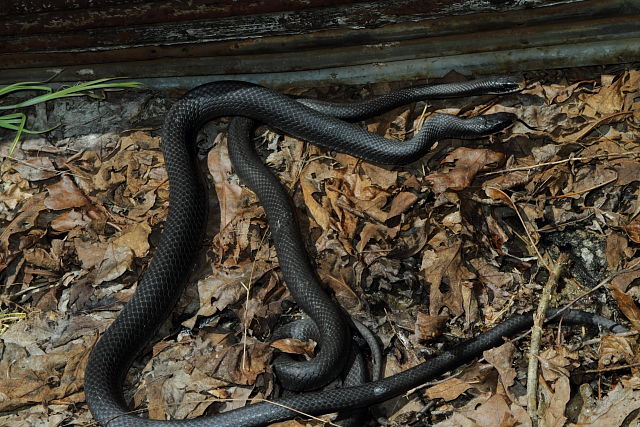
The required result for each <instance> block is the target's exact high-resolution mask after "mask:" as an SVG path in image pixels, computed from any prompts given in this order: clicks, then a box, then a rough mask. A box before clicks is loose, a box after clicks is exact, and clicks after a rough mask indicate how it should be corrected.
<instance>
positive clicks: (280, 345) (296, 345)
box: [270, 338, 316, 357]
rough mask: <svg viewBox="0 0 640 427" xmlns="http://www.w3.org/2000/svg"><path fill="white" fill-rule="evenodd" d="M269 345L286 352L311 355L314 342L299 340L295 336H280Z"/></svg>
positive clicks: (314, 346)
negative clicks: (280, 337)
mask: <svg viewBox="0 0 640 427" xmlns="http://www.w3.org/2000/svg"><path fill="white" fill-rule="evenodd" d="M270 345H271V347H273V348H275V349H277V350H280V351H281V352H283V353H288V354H302V355H305V356H307V357H313V355H314V352H315V348H316V343H315V342H313V341H301V340H299V339H297V338H282V339H279V340H275V341H273V342H272V343H271V344H270Z"/></svg>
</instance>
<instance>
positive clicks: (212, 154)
mask: <svg viewBox="0 0 640 427" xmlns="http://www.w3.org/2000/svg"><path fill="white" fill-rule="evenodd" d="M207 167H208V169H209V173H210V174H211V177H212V178H213V182H214V186H215V190H216V195H217V196H218V201H219V202H220V230H221V231H222V230H224V229H225V228H226V227H227V226H228V225H229V224H230V223H231V221H233V219H234V218H235V217H236V216H237V215H238V211H239V210H240V194H241V193H242V187H240V185H238V184H237V183H236V182H235V175H234V174H233V167H232V165H231V159H229V151H228V150H227V144H226V142H225V136H224V134H222V133H220V134H218V136H217V137H216V140H215V141H214V148H213V149H211V151H209V154H208V156H207Z"/></svg>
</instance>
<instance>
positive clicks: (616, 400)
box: [567, 384, 640, 427]
mask: <svg viewBox="0 0 640 427" xmlns="http://www.w3.org/2000/svg"><path fill="white" fill-rule="evenodd" d="M638 409H640V390H633V389H631V388H626V387H623V386H622V385H620V384H618V385H617V386H616V387H615V388H614V389H613V390H611V391H610V392H609V394H607V395H606V396H604V397H603V398H601V399H596V400H595V401H594V405H583V406H582V411H581V412H580V414H579V415H578V420H577V422H576V423H575V424H574V423H571V424H568V426H567V427H581V426H595V427H612V426H621V425H623V422H624V420H625V419H626V418H627V417H628V416H629V414H631V413H632V412H634V411H637V410H638Z"/></svg>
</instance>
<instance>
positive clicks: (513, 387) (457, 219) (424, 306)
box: [0, 69, 640, 427]
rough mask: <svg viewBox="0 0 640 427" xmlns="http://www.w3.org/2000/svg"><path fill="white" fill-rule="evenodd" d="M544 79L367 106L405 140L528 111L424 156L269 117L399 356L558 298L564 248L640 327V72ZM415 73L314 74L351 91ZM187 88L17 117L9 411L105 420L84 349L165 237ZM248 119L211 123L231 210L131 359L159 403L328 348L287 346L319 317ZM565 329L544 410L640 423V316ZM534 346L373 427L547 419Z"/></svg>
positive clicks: (609, 301)
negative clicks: (259, 174)
mask: <svg viewBox="0 0 640 427" xmlns="http://www.w3.org/2000/svg"><path fill="white" fill-rule="evenodd" d="M527 77H528V82H529V84H528V86H527V88H526V89H525V90H524V91H523V92H522V93H519V94H514V95H509V96H501V97H493V96H483V97H475V98H465V99H456V100H446V101H428V102H419V103H417V104H415V105H411V106H407V107H402V108H398V109H395V110H393V111H391V112H389V113H387V114H385V115H383V116H381V117H378V118H376V119H374V120H371V121H368V122H367V123H365V124H364V126H366V127H367V128H368V130H369V131H371V132H376V133H378V134H380V135H384V136H385V137H387V138H391V139H397V140H402V139H404V138H406V137H407V136H410V135H411V133H412V132H413V131H414V129H418V128H420V126H421V124H422V123H423V122H424V120H427V119H428V118H429V117H430V116H431V115H433V114H436V113H438V112H444V113H449V114H458V115H461V116H465V117H466V116H473V115H478V114H485V113H493V112H499V111H507V112H514V113H516V114H517V115H518V116H519V117H520V118H521V119H522V121H523V122H524V123H516V125H515V126H514V127H513V128H511V129H509V130H508V131H506V132H505V133H502V134H499V135H495V136H492V137H490V138H486V139H484V140H480V141H456V140H454V141H442V142H440V143H439V144H438V145H437V146H436V147H434V149H433V150H432V151H431V153H430V154H428V155H427V156H425V158H423V159H422V160H421V161H419V162H416V163H415V164H412V165H409V166H407V167H398V168H387V167H380V166H377V165H372V164H368V163H365V162H362V161H360V160H358V159H356V158H353V157H351V156H348V155H345V154H337V153H328V152H325V151H323V150H321V149H318V148H316V147H314V146H313V145H309V144H303V143H301V142H299V141H296V140H294V139H292V138H289V137H287V136H281V135H278V134H276V133H274V132H272V131H270V130H268V129H266V128H264V127H263V128H261V129H260V130H259V132H258V134H257V137H256V144H257V145H258V148H259V151H260V152H261V153H262V155H263V157H264V159H265V161H266V162H267V163H268V164H269V165H270V166H271V168H272V169H273V170H274V171H275V172H276V173H277V175H278V177H279V178H280V180H281V181H282V182H283V184H284V185H285V186H286V187H287V188H288V189H289V192H290V194H291V197H292V198H293V200H294V203H295V205H296V207H297V214H298V217H299V218H300V224H301V227H302V230H303V235H305V236H306V242H307V244H308V250H309V253H310V254H311V256H312V258H313V260H314V262H315V265H316V267H317V272H318V275H319V277H320V278H321V279H322V282H323V283H324V284H326V286H327V287H328V288H329V289H330V290H331V292H332V293H333V294H334V295H335V298H336V299H337V300H338V301H339V303H340V304H341V305H342V306H343V307H345V308H346V309H347V310H348V311H349V312H350V313H351V315H352V316H354V317H357V318H358V319H360V320H361V321H362V322H364V323H365V324H366V325H368V326H369V327H370V328H371V329H373V330H374V331H375V333H376V334H377V335H378V336H379V337H380V340H381V344H382V345H383V347H384V354H385V375H387V376H388V375H393V374H394V373H397V372H400V371H403V370H406V369H407V368H409V367H411V366H414V365H416V364H418V363H421V362H422V361H424V360H425V359H428V358H429V357H430V356H431V355H433V354H437V353H439V352H441V351H443V350H444V349H446V348H448V347H450V346H451V345H453V344H455V343H456V342H459V341H460V340H461V339H464V338H468V337H472V336H474V335H476V334H477V333H479V332H480V331H482V330H485V329H487V328H489V327H491V326H492V325H495V324H497V323H499V322H501V321H502V320H503V319H504V318H505V317H507V316H508V315H510V314H512V313H514V312H521V311H524V310H529V309H533V308H535V306H536V303H537V298H538V294H539V292H540V289H541V284H544V283H545V281H546V278H547V275H548V272H547V271H546V270H545V269H544V268H542V267H541V266H542V263H541V262H539V261H538V260H537V256H538V253H539V254H541V255H542V257H544V258H545V260H546V261H547V262H552V261H553V260H554V259H556V258H557V257H558V255H559V254H560V253H561V252H564V253H569V254H570V259H571V262H570V265H569V266H568V267H567V270H566V272H565V274H564V278H563V280H562V281H561V283H560V286H559V290H558V292H557V293H556V295H554V297H553V304H554V305H557V306H563V305H565V304H567V303H568V302H570V301H573V300H575V299H576V298H578V297H580V298H579V299H578V300H577V301H576V302H575V303H574V304H573V307H574V308H584V309H587V310H590V311H594V312H596V313H599V314H602V315H604V316H606V317H610V318H613V319H616V320H619V321H622V322H627V324H629V325H630V328H631V330H632V331H638V330H640V329H639V328H640V311H639V310H638V305H637V302H636V301H637V300H638V297H639V289H640V287H639V286H637V285H638V283H639V282H638V277H639V276H640V269H638V268H637V267H636V264H637V261H636V259H635V255H636V250H637V248H638V244H640V218H639V217H638V213H639V212H640V203H639V197H638V196H639V194H640V190H639V189H640V163H639V161H638V154H640V148H639V144H638V138H639V136H640V128H639V126H640V91H639V87H640V71H638V70H624V71H607V70H602V69H598V70H578V71H567V72H555V73H537V74H531V75H529V76H527ZM461 78H462V77H461V76H459V75H457V74H455V73H451V74H450V75H448V76H447V77H446V78H445V80H446V81H455V80H459V79H461ZM407 84H408V83H402V84H376V85H368V86H358V87H327V88H316V89H298V90H291V91H290V93H291V94H295V95H304V96H306V97H319V98H323V99H329V100H337V101H338V100H339V101H349V100H358V99H362V98H366V97H370V96H373V95H376V94H382V93H386V92H389V91H390V90H393V89H395V88H398V87H402V86H406V85H407ZM178 95H179V94H177V93H171V94H156V93H151V92H145V91H140V92H137V93H131V92H130V93H116V94H109V97H108V98H107V99H105V100H99V99H88V100H82V99H72V100H64V101H59V102H57V103H54V104H53V107H52V108H51V107H50V108H48V109H45V108H40V107H39V108H38V109H34V110H33V111H32V113H33V114H34V115H35V120H36V121H37V122H38V123H42V124H43V126H40V127H43V128H44V127H48V126H49V127H50V126H51V123H52V121H53V122H60V123H61V125H62V126H61V127H60V128H57V129H56V130H54V131H53V132H52V133H51V134H50V135H48V136H47V137H46V138H31V139H28V140H27V141H25V142H24V143H23V144H22V148H21V149H20V150H18V151H16V152H15V153H14V154H13V156H11V157H10V156H8V154H7V148H8V147H9V145H10V144H9V142H10V140H11V138H12V136H11V135H9V134H1V135H0V137H1V140H2V144H1V145H0V147H1V149H2V153H1V154H2V156H3V157H2V158H3V161H2V164H1V165H0V176H1V178H2V179H1V184H0V186H1V190H2V191H1V194H0V224H1V227H2V228H1V230H2V231H1V234H0V248H1V250H0V277H1V278H2V280H1V282H2V283H3V286H2V292H1V294H0V304H1V305H0V315H1V316H2V317H0V322H1V323H0V425H11V426H27V425H49V426H61V425H91V423H92V420H91V417H90V415H89V413H88V410H87V406H86V403H85V401H84V395H83V389H82V384H83V372H84V367H85V364H86V361H87V357H88V354H89V351H90V349H91V347H92V346H93V345H94V343H95V342H96V340H97V339H98V337H99V335H100V334H101V333H102V332H104V330H105V329H106V328H107V326H108V325H109V324H110V323H111V321H112V320H113V319H114V318H115V316H116V315H117V314H118V312H119V311H120V309H121V308H122V306H123V304H124V303H125V302H126V301H127V300H128V299H129V298H130V296H131V294H132V292H133V290H134V289H135V285H136V282H137V281H138V279H139V278H140V275H141V274H142V272H143V271H144V268H145V265H146V264H147V263H148V261H149V259H150V258H151V256H152V254H153V251H154V247H155V244H156V243H157V241H158V237H159V234H160V232H161V229H162V223H163V218H164V217H165V215H166V212H167V204H168V183H167V177H166V173H165V170H164V167H163V158H162V155H161V153H160V151H159V142H160V138H159V130H158V125H159V124H160V123H161V121H162V118H163V116H164V113H165V112H166V110H167V108H168V106H169V105H170V104H171V102H172V100H173V99H175V98H176V97H177V96H178ZM227 123H228V122H227V121H225V120H221V121H217V122H215V123H210V124H208V125H207V126H206V127H205V129H204V130H203V131H202V132H201V135H200V137H199V140H200V143H201V156H200V160H201V167H202V169H206V170H208V172H209V173H210V175H211V176H210V177H209V183H210V187H211V188H210V193H211V196H210V198H209V199H210V205H211V206H210V208H211V209H210V212H211V214H210V219H209V232H208V234H207V235H206V236H196V238H201V239H202V251H201V253H202V256H201V259H200V260H198V268H197V271H196V272H195V273H194V279H193V281H192V283H191V284H190V285H189V286H187V288H186V290H185V293H184V296H183V297H182V299H181V300H180V302H179V304H178V307H177V308H176V309H175V310H174V311H173V313H172V314H171V316H170V318H169V320H168V321H167V322H165V324H164V325H163V326H162V328H161V329H160V332H159V333H158V335H157V336H158V340H157V341H155V342H154V344H153V347H152V348H151V349H150V351H149V352H147V353H146V354H145V355H143V356H142V357H141V358H139V360H138V362H137V363H136V364H135V366H134V368H133V369H132V370H131V371H130V373H129V376H128V378H127V387H126V390H127V397H128V398H130V399H131V401H132V402H133V405H134V406H135V407H136V408H146V409H147V410H148V413H149V416H150V417H153V418H159V419H168V418H171V419H175V418H177V419H180V418H190V417H197V416H200V415H204V414H212V413H215V412H216V411H221V410H228V409H232V408H236V407H239V406H242V405H244V404H246V403H247V402H249V401H250V400H251V399H254V398H257V399H261V398H268V397H270V396H272V395H273V393H274V392H277V391H278V389H279V387H278V385H277V383H275V382H274V376H273V372H272V369H271V363H270V361H271V358H272V356H273V355H274V352H275V349H276V348H277V349H278V350H280V351H285V352H291V353H296V354H302V355H310V354H313V351H314V343H307V342H299V341H296V340H279V341H277V342H275V343H273V344H272V345H270V344H269V342H268V338H269V336H270V335H271V333H272V331H273V330H274V328H276V327H277V326H278V325H279V324H282V323H283V322H285V321H288V320H291V319H295V318H298V317H299V316H300V313H299V311H298V310H297V309H296V306H295V304H294V303H293V302H292V299H291V297H290V295H289V293H288V291H287V289H286V287H285V284H284V283H283V281H282V278H281V276H280V273H279V268H278V260H277V258H276V256H275V251H274V249H273V245H272V243H271V242H270V238H269V227H268V224H267V223H266V221H265V218H264V213H263V210H262V208H261V206H260V205H259V203H258V202H257V199H256V197H255V195H254V194H253V193H252V192H251V191H249V190H248V189H246V188H245V187H244V186H242V185H241V184H240V183H239V182H238V178H237V177H236V176H235V175H234V172H233V168H232V166H231V164H230V161H229V158H228V154H227V148H226V137H225V134H224V132H222V131H223V130H224V129H225V127H226V125H227ZM525 123H526V125H527V126H525ZM36 127H37V126H36ZM599 284H600V286H598V285H599ZM594 287H597V288H596V289H595V290H593V291H592V289H593V288H594ZM585 294H586V295H585ZM547 331H548V333H547V334H546V335H545V336H544V338H543V343H542V345H543V349H544V350H543V351H542V352H541V354H540V356H539V359H540V363H541V369H540V371H539V375H540V387H539V390H540V391H539V401H540V411H539V413H540V422H541V425H544V426H562V425H570V426H577V425H580V426H586V425H606V426H613V425H632V424H633V423H637V422H638V415H637V414H638V409H639V408H640V376H638V362H640V361H639V360H638V359H637V356H636V354H637V342H636V338H635V336H633V334H631V335H630V336H625V337H620V336H616V337H604V338H599V334H598V331H591V330H586V329H580V328H575V329H571V330H568V329H562V328H560V329H559V328H558V327H552V328H548V329H547ZM527 348H528V344H527V338H526V337H525V338H524V339H516V340H514V341H510V342H508V343H507V344H505V345H503V346H501V347H499V348H496V349H492V350H490V351H487V352H485V354H484V358H483V359H482V360H481V361H476V362H474V363H471V364H470V365H468V366H466V367H463V368H461V369H459V370H457V371H456V372H453V373H451V374H450V375H449V376H446V377H444V378H440V379H438V380H435V381H433V382H432V383H430V384H426V385H425V386H423V387H421V388H419V389H417V390H413V391H412V392H411V393H407V394H406V395H404V396H400V397H398V398H396V399H393V400H391V401H389V402H386V403H384V404H382V405H379V406H378V407H376V408H374V409H373V410H372V413H373V417H372V419H373V420H376V421H372V425H436V426H441V427H442V426H498V425H499V426H515V425H521V426H528V425H531V424H530V421H529V418H528V416H527V412H526V407H525V403H526V396H525V395H524V392H525V382H526V354H525V353H524V352H526V350H527ZM325 419H330V418H329V417H325ZM317 424H318V422H317V421H308V420H305V419H302V418H301V419H300V420H298V421H290V422H286V423H282V424H281V425H287V426H294V425H317Z"/></svg>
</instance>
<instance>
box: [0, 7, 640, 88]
mask: <svg viewBox="0 0 640 427" xmlns="http://www.w3.org/2000/svg"><path fill="white" fill-rule="evenodd" d="M52 1H53V3H55V4H56V5H57V6H60V7H62V6H64V5H65V4H67V3H65V1H66V0H52ZM84 1H85V2H89V3H91V1H90V0H84ZM113 1H114V3H113V4H112V5H111V6H109V7H107V8H106V9H100V8H96V7H94V6H90V7H88V8H86V9H74V10H75V12H74V13H85V12H88V11H93V12H96V13H98V12H99V13H105V11H110V12H113V11H118V10H134V9H135V10H141V9H137V8H143V9H144V8H148V7H150V6H151V5H153V6H155V7H157V8H161V7H162V6H166V5H169V4H173V2H174V0H166V1H157V2H148V1H147V2H144V1H135V2H128V3H127V4H120V3H118V1H117V0H113ZM43 3H44V2H43ZM247 3H249V4H243V8H242V9H241V10H235V9H233V8H230V4H232V3H231V2H224V1H220V0H207V1H203V2H201V4H204V5H205V6H206V7H205V8H204V9H199V8H197V7H192V8H190V9H189V10H188V11H187V10H185V11H184V13H185V14H186V15H180V16H178V15H179V14H174V15H170V16H167V17H165V18H163V19H166V20H167V22H160V23H154V24H149V23H147V22H145V21H144V19H143V20H142V21H141V22H140V23H139V24H138V25H133V24H131V23H130V25H124V23H126V22H130V21H127V20H126V19H133V18H132V17H128V18H126V19H125V20H124V21H123V22H122V23H120V24H119V25H118V26H115V27H106V26H99V25H98V24H97V21H91V20H89V21H85V22H79V23H78V24H77V25H76V27H75V28H76V29H75V30H72V31H66V32H63V33H56V34H53V33H51V34H49V33H44V34H39V33H37V31H35V30H33V31H31V33H30V34H27V35H20V36H18V35H11V36H6V35H5V36H3V37H2V43H0V46H2V48H0V70H2V71H0V82H11V81H15V80H24V77H25V76H30V78H31V79H44V78H46V77H48V76H50V75H51V73H52V72H54V71H59V70H61V69H64V72H63V74H62V75H61V77H62V78H63V79H66V80H78V79H90V78H98V77H106V76H114V75H126V76H130V77H135V78H137V79H141V78H147V79H148V81H149V82H155V84H158V85H165V86H166V79H167V78H172V77H176V78H182V77H185V76H195V78H196V79H200V78H201V77H202V76H205V77H202V78H207V79H210V80H211V79H216V78H219V77H220V76H222V77H225V76H230V75H233V76H236V77H238V76H239V78H243V79H247V80H254V81H258V80H260V81H264V80H265V79H266V80H268V79H270V78H271V79H272V80H274V81H276V80H277V81H280V80H282V78H283V77H284V76H285V75H286V76H287V78H290V79H294V80H300V81H302V80H304V81H312V80H313V79H318V78H325V79H327V81H336V80H335V79H336V77H335V76H342V77H340V78H343V79H346V80H348V81H353V80H354V79H356V80H357V79H360V80H359V81H366V80H363V79H365V77H364V76H363V71H362V70H365V69H366V68H367V67H369V68H370V69H371V70H375V72H373V71H372V73H371V76H372V77H371V79H372V80H381V79H382V80H389V78H388V77H387V76H385V75H384V70H387V71H388V72H389V74H390V75H389V77H391V79H392V80H393V79H395V80H398V79H403V78H408V76H410V75H411V76H413V75H414V74H415V69H414V67H422V68H423V72H422V74H421V75H420V76H418V77H421V78H426V77H436V76H438V75H441V74H444V72H446V71H443V68H442V67H441V66H440V65H437V64H455V61H456V59H457V60H460V64H461V65H459V66H458V67H453V68H456V69H459V70H463V69H464V70H469V71H470V72H487V71H489V70H488V67H487V65H488V64H485V65H482V66H473V64H472V63H471V62H469V59H470V58H473V55H479V57H482V58H483V59H482V61H485V62H486V61H487V58H490V57H491V55H492V54H493V58H494V59H493V62H494V66H493V71H494V72H496V73H502V72H505V70H513V71H522V70H527V69H531V67H534V68H542V67H541V65H542V64H545V66H554V67H562V66H576V65H594V64H606V63H619V62H625V61H634V60H640V56H639V55H636V56H635V57H634V52H636V53H637V52H638V44H637V40H638V39H640V0H566V1H557V2H549V1H546V2H545V1H540V0H525V1H524V2H523V1H521V0H513V1H504V0H484V1H477V0H441V1H434V2H423V1H416V0H400V1H398V2H371V1H364V2H363V1H361V2H350V3H349V2H339V3H341V5H340V6H335V5H334V4H333V1H332V0H308V1H307V2H305V4H307V5H309V4H312V5H315V6H317V7H315V8H313V9H309V10H298V11H282V12H268V13H257V14H252V13H251V12H256V11H264V10H267V9H268V8H271V9H268V10H276V8H278V7H281V8H286V7H291V5H290V3H297V6H298V7H302V6H300V5H301V3H300V2H292V1H289V2H287V1H279V2H268V3H269V5H270V6H266V3H267V2H247ZM74 4H75V3H74ZM233 4H235V2H233ZM549 4H552V5H551V6H549ZM523 6H527V7H528V8H523ZM16 7H17V6H16ZM215 8H218V9H220V8H221V9H224V11H225V12H224V13H226V14H227V15H226V17H221V18H218V19H201V20H195V21H194V20H191V19H192V18H193V17H194V16H199V17H204V16H206V14H207V13H212V12H211V10H214V9H215ZM265 8H266V9H265ZM478 11H480V12H479V13H478ZM365 12H366V13H365ZM51 13H54V12H49V11H47V12H41V15H42V14H44V15H50V14H51ZM55 13H63V12H62V11H61V10H60V9H57V10H56V11H55ZM189 13H191V14H192V15H188V14H189ZM216 13H217V12H216ZM193 14H195V15H193ZM36 15H37V14H36ZM182 18H185V19H186V20H182ZM154 19H159V18H158V17H156V18H154ZM3 22H4V24H7V22H8V20H4V21H2V19H1V18H0V34H1V32H2V31H8V30H7V28H8V27H2V23H3ZM87 22H89V23H92V24H91V25H90V26H91V29H90V30H85V29H82V30H80V29H78V28H81V27H83V26H86V25H89V24H88V23H87ZM7 25H8V24H7ZM47 28H48V27H47ZM72 28H73V26H72ZM40 30H43V31H44V30H46V31H48V30H47V29H46V28H45V27H42V28H40ZM578 46H583V47H584V48H585V49H586V50H585V52H584V53H583V54H582V55H581V56H580V54H579V53H577V52H575V49H576V47H578ZM595 46H598V49H594V48H593V47H595ZM535 52H537V54H539V55H541V58H539V59H538V60H537V61H535V60H533V59H532V58H531V55H532V54H533V53H535ZM561 52H566V54H562V53H561ZM544 55H551V57H552V59H550V60H549V58H545V57H544ZM563 56H564V57H566V58H572V59H571V61H569V60H568V59H567V60H566V61H564V62H563ZM513 57H519V58H521V59H522V60H521V61H519V62H518V61H516V62H514V61H511V60H510V58H513ZM465 61H467V62H469V63H468V64H467V63H466V62H465ZM482 61H480V62H482ZM465 64H466V65H465ZM536 64H538V65H536ZM402 70H404V71H402ZM296 73H306V76H298V77H296ZM398 73H399V74H398ZM269 76H271V77H269ZM310 76H314V77H310ZM322 76H325V77H322ZM161 82H162V83H161Z"/></svg>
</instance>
